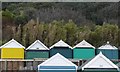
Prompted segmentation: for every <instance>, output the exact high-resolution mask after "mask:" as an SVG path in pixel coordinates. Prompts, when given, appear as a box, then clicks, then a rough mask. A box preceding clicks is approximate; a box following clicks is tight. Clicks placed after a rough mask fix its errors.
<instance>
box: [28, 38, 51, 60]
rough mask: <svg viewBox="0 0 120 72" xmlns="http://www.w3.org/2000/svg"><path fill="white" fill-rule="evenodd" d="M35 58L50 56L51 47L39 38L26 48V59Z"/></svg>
mask: <svg viewBox="0 0 120 72" xmlns="http://www.w3.org/2000/svg"><path fill="white" fill-rule="evenodd" d="M34 58H49V49H48V48H47V47H46V46H45V45H44V44H43V43H42V42H41V41H39V40H36V41H35V42H34V43H33V44H31V45H30V46H29V47H28V48H27V49H26V59H34Z"/></svg>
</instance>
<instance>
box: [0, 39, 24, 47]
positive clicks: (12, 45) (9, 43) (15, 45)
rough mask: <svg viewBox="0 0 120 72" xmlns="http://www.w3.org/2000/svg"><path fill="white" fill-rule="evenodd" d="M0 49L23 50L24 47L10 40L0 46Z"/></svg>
mask: <svg viewBox="0 0 120 72" xmlns="http://www.w3.org/2000/svg"><path fill="white" fill-rule="evenodd" d="M0 48H25V47H24V46H22V45H21V44H20V43H18V42H17V41H16V40H14V39H12V40H10V41H9V42H7V43H5V44H4V45H2V46H1V47H0Z"/></svg>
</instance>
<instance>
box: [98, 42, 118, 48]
mask: <svg viewBox="0 0 120 72" xmlns="http://www.w3.org/2000/svg"><path fill="white" fill-rule="evenodd" d="M98 49H118V48H116V47H115V46H112V45H110V43H109V42H107V44H106V45H102V46H101V47H99V48H98Z"/></svg>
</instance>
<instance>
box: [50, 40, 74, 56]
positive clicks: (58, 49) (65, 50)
mask: <svg viewBox="0 0 120 72" xmlns="http://www.w3.org/2000/svg"><path fill="white" fill-rule="evenodd" d="M56 53H60V54H61V55H63V56H64V57H66V58H72V57H73V52H72V47H71V46H69V45H68V44H67V43H65V42H64V41H62V40H60V41H59V42H57V43H55V44H54V45H52V46H51V47H50V57H51V56H53V55H55V54H56Z"/></svg>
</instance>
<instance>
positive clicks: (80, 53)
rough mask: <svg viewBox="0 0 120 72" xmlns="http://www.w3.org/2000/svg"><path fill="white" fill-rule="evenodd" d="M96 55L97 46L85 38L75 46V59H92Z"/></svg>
mask: <svg viewBox="0 0 120 72" xmlns="http://www.w3.org/2000/svg"><path fill="white" fill-rule="evenodd" d="M94 56H95V47H94V46H92V45H91V44H90V43H88V42H86V41H85V40H83V41H81V42H80V43H78V44H77V45H76V46H74V47H73V58H74V59H90V58H93V57H94Z"/></svg>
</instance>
